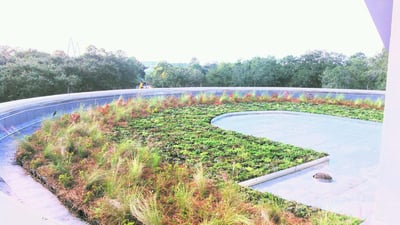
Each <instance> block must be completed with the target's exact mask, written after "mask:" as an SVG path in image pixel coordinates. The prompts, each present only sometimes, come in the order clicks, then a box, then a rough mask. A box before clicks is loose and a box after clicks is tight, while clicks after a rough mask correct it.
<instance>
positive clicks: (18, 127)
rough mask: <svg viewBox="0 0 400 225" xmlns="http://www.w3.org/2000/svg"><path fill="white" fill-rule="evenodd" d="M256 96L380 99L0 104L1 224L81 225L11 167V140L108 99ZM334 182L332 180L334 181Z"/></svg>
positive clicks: (64, 99) (97, 98)
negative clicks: (236, 98)
mask: <svg viewBox="0 0 400 225" xmlns="http://www.w3.org/2000/svg"><path fill="white" fill-rule="evenodd" d="M224 92H226V93H228V94H230V93H234V92H239V93H248V92H255V93H256V94H257V95H259V94H269V95H272V94H274V93H277V94H282V93H284V92H285V93H289V94H291V95H292V96H294V97H296V96H299V95H301V94H304V93H305V94H313V95H314V96H316V95H319V96H326V95H330V96H332V97H335V96H336V95H343V96H344V97H345V98H346V99H358V98H360V99H365V98H369V99H373V100H374V99H377V98H381V99H384V92H381V91H357V90H332V89H301V88H173V89H148V90H137V89H136V90H113V91H101V92H87V93H74V94H65V95H55V96H47V97H40V98H32V99H24V100H18V101H12V102H5V103H0V218H1V221H2V223H3V222H4V223H6V224H14V225H18V224H32V225H35V224H84V223H83V222H82V221H80V220H79V219H76V218H75V217H73V216H72V215H71V214H70V213H69V212H68V210H67V209H66V208H65V207H63V206H62V205H61V204H60V203H59V202H58V200H57V198H56V197H55V196H54V195H52V194H51V192H49V191H47V190H46V189H45V188H43V187H42V186H41V185H40V184H38V183H36V182H35V181H34V180H33V179H32V178H31V177H30V176H28V175H27V174H25V172H24V171H23V170H22V168H20V167H19V166H17V165H15V162H14V154H15V150H16V149H15V146H16V141H17V140H18V139H19V138H21V137H23V135H26V134H30V133H32V132H33V131H34V130H35V129H37V127H38V125H39V124H40V122H41V121H42V120H43V119H45V118H49V117H51V116H52V114H53V113H54V112H55V111H57V114H58V115H59V114H61V113H68V112H71V111H74V110H77V109H78V108H79V107H81V106H83V107H87V106H90V105H101V104H105V103H108V102H111V101H112V100H115V99H118V98H120V97H123V98H125V99H126V98H132V97H137V96H141V97H144V98H148V97H152V96H170V95H176V96H178V95H181V94H185V93H187V94H193V95H197V94H200V93H209V94H216V95H221V94H222V93H224ZM336 178H337V177H336Z"/></svg>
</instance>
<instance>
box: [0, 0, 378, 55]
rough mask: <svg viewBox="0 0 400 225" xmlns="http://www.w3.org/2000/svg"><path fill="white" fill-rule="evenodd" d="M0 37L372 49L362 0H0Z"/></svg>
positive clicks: (373, 35) (212, 50) (224, 50)
mask: <svg viewBox="0 0 400 225" xmlns="http://www.w3.org/2000/svg"><path fill="white" fill-rule="evenodd" d="M0 3H1V8H0V21H2V22H1V27H0V45H6V46H10V47H14V48H22V49H29V48H31V49H36V50H39V51H44V52H49V53H52V52H54V51H55V50H62V51H65V52H66V53H69V55H72V56H73V55H74V54H75V55H76V54H78V51H75V52H74V51H73V48H72V45H71V40H72V42H73V43H74V46H75V47H77V46H79V49H80V53H83V52H85V50H86V48H87V46H89V45H94V46H96V47H97V48H104V49H105V50H106V51H117V50H122V51H124V52H125V53H126V55H127V56H133V57H136V58H137V59H138V60H139V61H161V60H166V61H168V62H189V61H190V60H191V58H193V57H196V58H197V59H198V60H199V61H200V62H201V63H207V62H234V61H237V60H246V59H251V58H253V57H267V56H275V57H277V58H282V57H285V56H288V55H295V56H297V55H301V54H305V53H307V52H308V51H312V50H325V51H328V52H337V53H342V54H345V55H348V56H350V55H352V54H354V53H357V52H363V53H365V54H366V55H367V56H373V55H375V54H377V53H379V52H380V51H381V50H382V48H383V44H382V42H381V40H380V37H379V35H378V32H377V31H376V28H375V26H374V24H373V21H372V19H371V17H370V15H369V13H368V9H367V7H366V6H365V3H364V1H363V0H140V1H139V0H112V1H111V0H107V1H106V0H35V1H32V0H0Z"/></svg>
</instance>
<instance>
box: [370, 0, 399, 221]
mask: <svg viewBox="0 0 400 225" xmlns="http://www.w3.org/2000/svg"><path fill="white" fill-rule="evenodd" d="M386 82H387V83H386V95H385V112H384V120H383V128H382V145H381V153H380V154H381V156H380V171H379V179H378V190H377V193H376V201H375V211H374V214H373V216H372V220H371V221H368V222H367V223H368V224H373V225H381V224H382V225H392V224H393V225H398V224H400V0H393V13H392V30H391V38H390V49H389V62H388V73H387V81H386Z"/></svg>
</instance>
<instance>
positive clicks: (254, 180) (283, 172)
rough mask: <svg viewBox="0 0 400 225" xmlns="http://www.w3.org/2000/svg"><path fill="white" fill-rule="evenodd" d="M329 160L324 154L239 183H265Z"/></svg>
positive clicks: (243, 184) (245, 184)
mask: <svg viewBox="0 0 400 225" xmlns="http://www.w3.org/2000/svg"><path fill="white" fill-rule="evenodd" d="M328 162H329V156H324V157H322V158H319V159H316V160H312V161H309V162H306V163H303V164H300V165H297V166H293V167H290V168H287V169H284V170H280V171H277V172H274V173H269V174H266V175H264V176H261V177H256V178H252V179H249V180H245V181H242V182H240V183H239V185H241V186H245V187H251V186H254V185H256V184H260V183H263V182H266V181H270V180H273V179H276V178H279V177H283V176H286V175H289V174H292V173H296V172H299V171H301V170H305V169H308V168H311V167H314V166H317V165H320V164H323V163H328Z"/></svg>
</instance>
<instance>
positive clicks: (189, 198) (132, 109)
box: [16, 93, 383, 225]
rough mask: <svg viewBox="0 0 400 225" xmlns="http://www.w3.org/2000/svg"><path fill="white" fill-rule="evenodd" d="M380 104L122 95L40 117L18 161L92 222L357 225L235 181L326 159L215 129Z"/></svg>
mask: <svg viewBox="0 0 400 225" xmlns="http://www.w3.org/2000/svg"><path fill="white" fill-rule="evenodd" d="M382 109H383V104H382V101H379V100H378V101H370V100H357V101H345V100H344V99H343V98H342V97H340V96H339V97H337V98H318V97H314V96H308V95H303V96H300V97H299V98H297V99H294V98H292V97H291V96H290V95H287V94H282V95H273V96H256V95H255V94H253V93H248V94H246V95H243V96H240V95H239V94H235V93H234V94H230V95H227V94H223V95H222V96H213V95H206V94H203V95H198V96H191V95H182V96H181V97H157V98H151V99H143V98H135V99H129V100H124V99H119V100H117V101H115V102H113V103H110V104H107V105H103V106H98V107H93V108H89V109H83V108H82V109H80V110H78V111H76V112H74V113H72V114H68V115H67V114H65V115H61V116H59V117H58V118H56V119H49V120H45V121H44V122H43V124H42V126H41V128H40V129H39V130H37V131H36V132H35V133H34V134H32V135H31V136H29V137H26V138H25V140H23V141H21V143H20V145H19V148H18V151H17V154H16V158H17V161H18V163H19V164H21V165H22V166H23V167H24V168H25V169H26V170H27V171H29V172H30V173H31V174H32V176H34V177H35V178H36V179H37V180H38V181H40V182H41V183H42V184H44V185H45V186H46V187H47V188H49V189H50V190H51V191H52V192H53V193H55V194H56V195H57V196H58V198H59V199H60V200H61V201H62V202H63V203H64V204H65V205H67V206H68V207H69V208H70V209H71V211H73V212H74V213H75V214H76V215H78V216H79V217H81V218H83V219H84V220H85V221H87V222H89V223H90V224H146V225H147V224H359V223H361V221H360V220H359V219H355V218H351V217H347V216H343V215H337V214H334V213H330V212H326V211H322V210H319V209H315V208H312V207H308V206H305V205H301V204H298V203H295V202H289V201H286V200H284V199H281V198H278V197H276V196H273V195H271V194H268V193H259V192H257V191H254V190H251V189H249V188H246V187H241V186H239V185H238V184H237V182H240V181H244V180H247V179H250V178H254V177H258V176H261V175H265V174H268V173H272V172H275V171H279V170H282V169H286V168H289V167H292V166H295V165H299V164H301V163H304V162H308V161H311V160H314V159H317V158H320V157H323V156H325V155H326V154H325V153H321V152H316V151H313V150H311V149H302V148H299V147H295V146H291V145H287V144H282V143H278V142H273V141H270V140H268V139H265V138H255V137H251V136H246V135H242V134H239V133H236V132H232V131H225V130H222V129H219V128H217V127H214V126H212V125H211V124H210V121H211V119H212V118H214V117H215V116H218V115H221V114H223V113H228V112H239V111H255V110H257V111H260V110H286V111H297V112H310V113H318V114H327V115H335V116H343V117H350V118H357V119H363V120H371V121H381V120H382V117H383V111H382Z"/></svg>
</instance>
